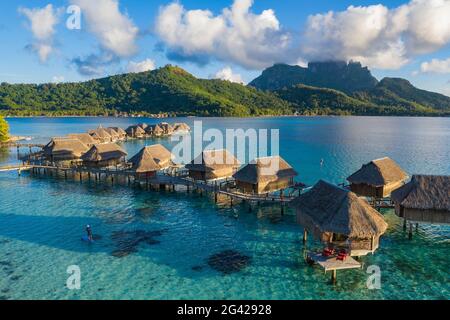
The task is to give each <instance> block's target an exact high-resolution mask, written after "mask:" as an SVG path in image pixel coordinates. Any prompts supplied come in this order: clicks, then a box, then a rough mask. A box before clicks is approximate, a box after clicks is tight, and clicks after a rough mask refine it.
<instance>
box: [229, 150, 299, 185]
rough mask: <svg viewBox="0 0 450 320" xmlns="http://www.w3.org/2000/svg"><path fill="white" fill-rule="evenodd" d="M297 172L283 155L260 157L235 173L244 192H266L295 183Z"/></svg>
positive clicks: (237, 183) (235, 177) (237, 182)
mask: <svg viewBox="0 0 450 320" xmlns="http://www.w3.org/2000/svg"><path fill="white" fill-rule="evenodd" d="M295 176H297V172H296V171H295V170H294V169H293V168H292V167H291V166H290V165H289V164H288V163H287V162H286V161H285V160H284V159H283V158H281V157H279V156H274V157H266V158H258V159H255V160H253V161H252V162H250V163H249V164H247V165H246V166H244V167H243V168H241V169H240V170H239V171H238V172H236V173H235V174H234V175H233V178H234V179H235V181H236V187H237V188H238V189H239V190H240V191H242V192H244V193H254V194H265V193H270V192H275V191H279V190H283V189H286V188H289V187H291V186H293V185H294V178H295Z"/></svg>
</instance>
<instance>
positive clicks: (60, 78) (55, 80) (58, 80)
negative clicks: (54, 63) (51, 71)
mask: <svg viewBox="0 0 450 320" xmlns="http://www.w3.org/2000/svg"><path fill="white" fill-rule="evenodd" d="M61 82H64V76H53V78H52V83H61Z"/></svg>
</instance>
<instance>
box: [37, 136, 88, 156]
mask: <svg viewBox="0 0 450 320" xmlns="http://www.w3.org/2000/svg"><path fill="white" fill-rule="evenodd" d="M88 149H89V148H88V147H87V146H86V145H85V144H83V143H82V142H81V141H80V140H78V139H70V138H53V139H52V140H51V141H50V142H49V143H48V144H47V145H46V146H45V147H44V148H43V151H44V155H46V156H58V155H67V154H71V155H72V156H73V157H74V158H80V157H81V156H82V155H83V154H84V153H85V152H87V151H88Z"/></svg>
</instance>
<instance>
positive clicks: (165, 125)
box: [158, 122, 173, 134]
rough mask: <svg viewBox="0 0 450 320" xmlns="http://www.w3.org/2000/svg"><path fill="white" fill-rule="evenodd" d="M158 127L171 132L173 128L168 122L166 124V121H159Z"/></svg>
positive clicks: (165, 131)
mask: <svg viewBox="0 0 450 320" xmlns="http://www.w3.org/2000/svg"><path fill="white" fill-rule="evenodd" d="M158 126H159V127H161V129H163V130H164V133H167V134H169V133H172V132H173V128H172V126H171V125H170V124H168V123H167V122H161V123H159V124H158Z"/></svg>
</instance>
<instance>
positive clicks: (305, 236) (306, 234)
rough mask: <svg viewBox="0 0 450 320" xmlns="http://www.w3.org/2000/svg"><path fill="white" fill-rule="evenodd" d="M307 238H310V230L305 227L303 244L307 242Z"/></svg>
mask: <svg viewBox="0 0 450 320" xmlns="http://www.w3.org/2000/svg"><path fill="white" fill-rule="evenodd" d="M307 240H308V230H306V229H303V245H305V244H306V241H307Z"/></svg>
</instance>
